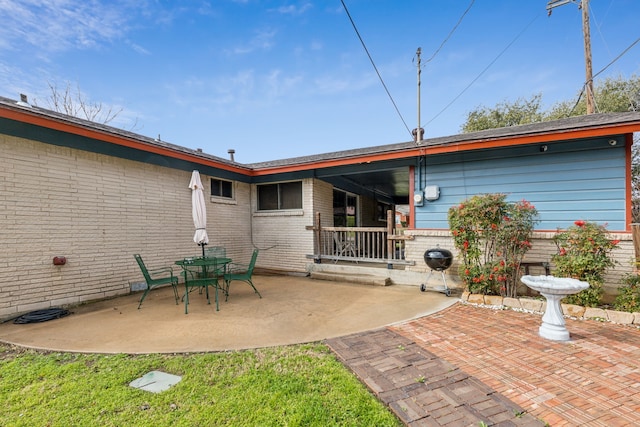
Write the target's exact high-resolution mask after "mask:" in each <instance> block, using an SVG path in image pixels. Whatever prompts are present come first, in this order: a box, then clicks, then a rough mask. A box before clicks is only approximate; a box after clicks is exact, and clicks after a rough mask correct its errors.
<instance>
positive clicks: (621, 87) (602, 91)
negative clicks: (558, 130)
mask: <svg viewBox="0 0 640 427" xmlns="http://www.w3.org/2000/svg"><path fill="white" fill-rule="evenodd" d="M593 92H594V98H595V100H596V111H597V112H598V113H622V112H626V111H640V77H638V76H632V77H631V78H630V79H629V80H625V79H624V78H623V77H622V76H620V77H617V78H611V77H609V78H607V79H605V80H603V81H602V82H600V83H598V84H597V85H596V86H595V87H594V89H593ZM582 95H583V93H582V92H581V93H580V94H578V97H577V98H578V102H576V101H562V102H559V103H557V104H555V105H554V106H553V107H552V108H551V110H550V111H549V112H548V113H547V114H546V119H545V120H555V119H561V118H564V117H573V116H582V115H584V114H586V113H587V104H586V100H585V98H584V97H583V96H582Z"/></svg>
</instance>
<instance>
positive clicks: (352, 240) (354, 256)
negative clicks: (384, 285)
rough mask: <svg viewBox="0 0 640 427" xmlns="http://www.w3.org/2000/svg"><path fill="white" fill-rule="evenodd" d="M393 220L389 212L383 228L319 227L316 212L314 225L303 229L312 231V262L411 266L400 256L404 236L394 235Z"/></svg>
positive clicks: (318, 215) (391, 212) (402, 249)
mask: <svg viewBox="0 0 640 427" xmlns="http://www.w3.org/2000/svg"><path fill="white" fill-rule="evenodd" d="M393 219H394V218H393V211H388V212H387V227H322V225H321V223H320V213H316V218H315V225H313V226H311V227H307V229H308V230H313V231H314V254H313V259H314V260H316V262H322V260H329V261H333V262H338V261H353V262H356V263H358V262H370V263H385V264H387V266H388V267H389V268H392V267H393V264H411V263H410V262H408V261H406V259H405V257H404V248H405V241H406V240H408V237H406V236H404V235H395V234H394V231H395V229H394V221H393Z"/></svg>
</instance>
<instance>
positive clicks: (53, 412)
mask: <svg viewBox="0 0 640 427" xmlns="http://www.w3.org/2000/svg"><path fill="white" fill-rule="evenodd" d="M153 370H158V371H163V372H167V373H170V374H174V375H180V376H182V380H181V381H180V382H179V383H178V384H176V385H174V386H173V387H171V388H170V389H169V390H166V391H164V392H161V393H151V392H148V391H142V390H138V389H135V388H132V387H130V386H129V383H130V382H131V381H133V380H135V379H136V378H139V377H141V376H142V375H144V374H146V373H147V372H149V371H153ZM0 402H2V408H1V410H0V425H2V426H29V427H31V426H64V427H68V426H101V427H103V426H331V425H340V426H401V425H402V423H401V422H400V421H399V420H398V419H397V418H396V417H395V416H394V415H393V414H392V413H391V412H390V411H389V410H388V409H387V408H385V406H384V405H382V404H381V403H380V402H379V401H378V400H377V399H376V398H375V397H374V396H373V395H372V394H371V393H369V391H368V390H367V389H366V387H364V385H362V384H361V383H360V382H359V381H358V380H357V378H356V377H355V376H354V375H353V374H351V373H350V372H349V371H348V370H347V369H346V368H345V367H344V366H342V364H340V363H339V362H338V361H337V360H336V359H335V357H334V355H333V354H332V353H331V351H330V350H329V349H328V348H327V347H326V346H325V345H322V344H319V343H316V344H307V345H294V346H286V347H274V348H267V349H257V350H248V351H234V352H225V353H201V354H189V355H184V354H172V355H157V354H153V355H126V354H120V355H95V354H76V353H43V352H37V351H31V350H23V349H17V348H14V347H9V346H6V345H4V346H3V345H2V344H0Z"/></svg>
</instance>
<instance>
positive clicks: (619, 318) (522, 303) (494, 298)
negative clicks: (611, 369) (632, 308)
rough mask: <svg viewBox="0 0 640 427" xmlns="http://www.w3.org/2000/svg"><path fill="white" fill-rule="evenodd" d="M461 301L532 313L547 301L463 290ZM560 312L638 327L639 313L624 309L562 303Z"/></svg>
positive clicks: (639, 321) (544, 307) (541, 309)
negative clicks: (617, 309)
mask: <svg viewBox="0 0 640 427" xmlns="http://www.w3.org/2000/svg"><path fill="white" fill-rule="evenodd" d="M460 300H461V301H462V302H463V303H467V304H475V305H485V306H491V307H496V308H510V309H513V310H524V311H528V312H532V313H537V314H543V313H544V310H545V309H546V305H547V302H546V300H542V299H534V298H526V297H521V298H506V297H502V296H500V295H482V294H472V293H470V292H463V293H462V295H461V296H460ZM562 312H563V314H564V315H565V316H567V317H571V318H574V319H582V320H597V321H607V322H612V323H618V324H622V325H634V326H637V327H638V328H640V313H638V312H635V313H628V312H625V311H616V310H609V309H606V308H597V307H582V306H580V305H574V304H562Z"/></svg>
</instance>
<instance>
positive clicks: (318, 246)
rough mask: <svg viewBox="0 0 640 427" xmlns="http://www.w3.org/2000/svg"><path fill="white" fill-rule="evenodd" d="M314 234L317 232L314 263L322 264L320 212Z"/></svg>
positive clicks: (317, 213) (317, 215) (317, 214)
mask: <svg viewBox="0 0 640 427" xmlns="http://www.w3.org/2000/svg"><path fill="white" fill-rule="evenodd" d="M314 232H315V239H314V240H315V241H314V254H313V255H314V262H315V263H316V264H321V263H322V258H321V257H320V254H321V253H322V250H321V245H322V242H321V237H322V225H321V222H320V212H316V226H315V227H314Z"/></svg>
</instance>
